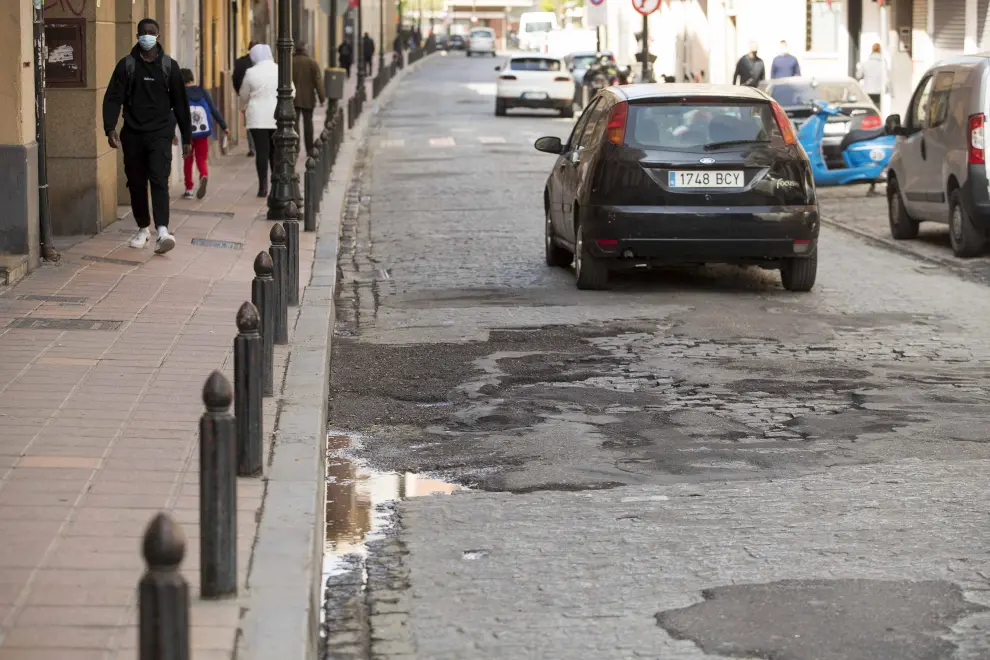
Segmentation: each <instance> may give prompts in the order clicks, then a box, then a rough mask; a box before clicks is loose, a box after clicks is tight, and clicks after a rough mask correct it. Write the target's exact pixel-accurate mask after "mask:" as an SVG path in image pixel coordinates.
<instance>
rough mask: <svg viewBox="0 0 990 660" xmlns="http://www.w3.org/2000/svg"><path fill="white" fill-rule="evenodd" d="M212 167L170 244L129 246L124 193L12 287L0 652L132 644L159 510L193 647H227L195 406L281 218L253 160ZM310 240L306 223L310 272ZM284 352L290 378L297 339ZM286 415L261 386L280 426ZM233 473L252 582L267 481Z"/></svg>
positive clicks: (2, 328)
mask: <svg viewBox="0 0 990 660" xmlns="http://www.w3.org/2000/svg"><path fill="white" fill-rule="evenodd" d="M369 84H370V83H369ZM350 89H353V83H352V84H351V86H350ZM322 121H323V118H322V113H320V115H319V116H318V117H317V118H316V122H317V126H318V127H322ZM302 162H303V159H302V158H300V164H301V163H302ZM210 166H211V172H210V189H209V194H208V195H207V196H206V198H205V199H204V200H202V201H195V200H179V199H177V196H176V195H173V202H172V217H171V223H170V224H171V229H172V231H173V233H174V234H175V237H176V242H177V245H176V247H175V249H174V250H173V251H172V252H170V253H169V254H168V255H166V256H156V255H154V254H153V241H152V242H149V245H148V247H147V248H145V249H143V250H134V249H131V248H129V247H127V245H126V241H127V239H128V238H129V236H130V234H131V233H132V232H133V230H134V225H133V221H132V220H131V219H130V217H129V209H128V208H127V207H124V208H123V209H122V211H121V213H119V214H118V215H126V216H127V219H126V220H124V221H123V222H118V223H116V224H114V225H113V226H111V227H109V228H108V229H107V230H106V231H105V232H103V233H102V234H100V235H98V236H93V237H90V238H88V239H86V240H84V241H82V242H80V243H78V244H76V245H74V246H72V247H71V248H69V249H66V250H64V251H63V252H62V262H61V263H60V264H58V265H57V266H46V267H43V268H41V269H39V270H38V271H36V272H34V273H32V274H31V275H29V276H28V277H27V278H26V279H24V280H23V281H22V282H20V283H19V284H18V285H16V286H14V287H12V288H11V289H9V290H5V291H2V293H0V429H2V431H0V660H15V659H16V660H47V659H49V658H51V659H53V660H54V659H55V658H58V659H59V660H97V659H101V660H102V659H104V658H121V659H124V658H127V659H129V660H130V659H133V658H136V657H137V651H136V644H137V632H136V630H135V626H136V620H137V609H136V608H137V602H136V585H137V583H138V580H139V579H140V577H141V574H142V572H143V568H144V565H143V560H142V557H141V554H140V538H141V536H142V534H143V532H144V528H145V526H146V525H147V523H148V522H149V521H150V520H151V518H152V517H153V516H154V515H155V513H157V512H158V511H161V510H165V511H168V512H170V513H171V514H172V515H173V517H174V518H175V519H176V520H178V521H179V522H180V523H181V524H182V525H183V528H184V531H185V533H186V537H187V549H186V555H185V560H184V561H183V564H182V566H183V572H184V574H185V577H186V579H187V580H188V581H189V584H190V589H191V596H192V601H193V609H192V626H193V628H192V646H193V657H194V658H196V660H213V659H219V658H225V659H226V658H230V657H232V654H233V650H234V646H235V640H236V636H237V634H238V633H237V631H238V625H239V620H240V615H241V613H240V608H239V605H238V601H237V599H231V600H228V601H220V602H213V603H209V602H204V601H201V600H199V595H198V594H199V548H198V545H199V529H198V518H199V491H198V488H199V486H198V447H197V437H198V420H199V416H200V415H201V414H202V412H203V403H202V399H201V396H202V387H203V384H204V382H205V379H206V378H207V376H208V375H209V374H210V372H211V371H213V370H214V369H220V370H222V371H223V372H224V373H225V374H226V375H227V376H228V378H231V377H232V375H233V374H232V369H233V366H232V359H231V344H232V340H233V338H234V336H235V334H236V328H235V325H234V317H235V313H236V311H237V308H238V307H239V306H240V305H241V304H242V303H243V302H244V301H245V300H250V297H251V290H250V282H251V279H252V277H253V268H252V264H253V261H254V258H255V256H256V255H257V253H258V252H259V251H261V250H264V249H267V247H268V244H269V242H268V232H269V230H270V228H271V223H270V222H268V221H267V220H266V219H265V207H264V200H259V199H258V198H257V197H255V193H256V191H257V177H256V174H255V166H254V160H253V159H249V158H246V157H245V156H244V152H243V150H242V151H239V152H235V153H234V154H232V155H230V156H227V157H224V158H220V159H218V160H217V161H215V162H212V163H211V165H210ZM172 184H173V190H174V191H176V192H181V189H182V183H181V180H180V181H173V182H172ZM193 239H211V240H214V241H224V242H227V244H228V245H223V246H219V245H222V244H214V245H218V246H216V247H211V246H201V245H194V244H192V240H193ZM229 243H240V244H242V247H241V249H237V246H230V245H229ZM314 246H315V238H314V236H313V234H307V233H304V232H301V253H300V269H301V276H300V281H301V282H302V283H305V282H308V281H309V274H310V270H311V265H312V257H313V250H314ZM292 311H293V310H290V316H291V314H292ZM290 325H291V318H290ZM276 349H277V350H276V363H277V364H276V369H277V375H276V382H280V381H281V377H280V376H279V375H278V374H280V373H281V371H282V370H283V369H284V365H285V362H286V357H287V354H288V349H287V347H284V346H283V347H276ZM231 412H232V411H231ZM274 418H275V403H274V399H266V411H265V425H266V431H267V433H269V434H270V433H271V431H272V430H273V423H272V420H274ZM266 444H267V443H266ZM266 449H267V447H266ZM237 487H238V513H237V515H238V572H239V574H240V583H241V585H242V586H241V588H242V591H243V590H244V581H245V577H246V574H247V567H248V561H249V558H250V553H251V548H252V543H253V541H254V539H255V534H256V530H257V519H258V517H259V516H260V507H261V503H262V496H263V491H262V487H263V482H262V481H261V480H259V479H239V480H238V484H237Z"/></svg>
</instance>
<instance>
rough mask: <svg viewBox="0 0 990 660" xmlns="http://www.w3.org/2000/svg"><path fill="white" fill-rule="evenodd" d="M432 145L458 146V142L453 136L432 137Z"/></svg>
mask: <svg viewBox="0 0 990 660" xmlns="http://www.w3.org/2000/svg"><path fill="white" fill-rule="evenodd" d="M430 146H431V147H456V146H457V143H456V142H454V138H452V137H443V138H430Z"/></svg>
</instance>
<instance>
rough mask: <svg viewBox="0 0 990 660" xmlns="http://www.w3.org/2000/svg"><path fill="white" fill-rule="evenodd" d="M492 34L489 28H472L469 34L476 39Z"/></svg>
mask: <svg viewBox="0 0 990 660" xmlns="http://www.w3.org/2000/svg"><path fill="white" fill-rule="evenodd" d="M493 34H494V32H492V31H491V30H473V31H472V32H471V36H472V37H474V38H475V39H478V38H479V37H480V38H482V39H483V38H485V37H490V36H492V35H493Z"/></svg>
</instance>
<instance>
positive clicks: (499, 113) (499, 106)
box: [495, 99, 508, 117]
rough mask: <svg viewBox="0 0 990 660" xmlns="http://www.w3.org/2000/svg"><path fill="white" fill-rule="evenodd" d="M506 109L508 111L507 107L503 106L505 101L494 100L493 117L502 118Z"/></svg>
mask: <svg viewBox="0 0 990 660" xmlns="http://www.w3.org/2000/svg"><path fill="white" fill-rule="evenodd" d="M507 109H508V106H506V105H505V99H495V116H496V117H504V116H505V111H506V110H507Z"/></svg>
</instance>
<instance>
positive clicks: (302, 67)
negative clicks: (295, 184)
mask: <svg viewBox="0 0 990 660" xmlns="http://www.w3.org/2000/svg"><path fill="white" fill-rule="evenodd" d="M292 84H293V85H295V86H296V98H295V103H296V133H299V121H300V120H302V124H303V131H304V133H305V136H306V155H307V156H312V155H313V108H315V107H316V101H317V98H318V99H319V102H320V105H323V102H324V101H325V100H326V94H325V93H324V92H323V75H322V72H321V71H320V65H319V64H317V63H316V62H315V61H314V60H313V58H311V57H310V56H309V55H308V54H307V53H306V44H299V45H298V46H297V47H296V54H295V56H294V57H293V58H292Z"/></svg>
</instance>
